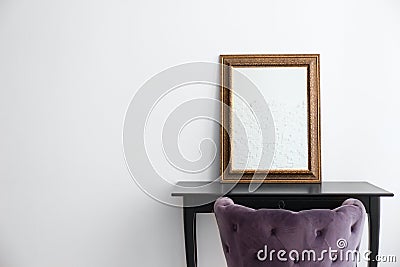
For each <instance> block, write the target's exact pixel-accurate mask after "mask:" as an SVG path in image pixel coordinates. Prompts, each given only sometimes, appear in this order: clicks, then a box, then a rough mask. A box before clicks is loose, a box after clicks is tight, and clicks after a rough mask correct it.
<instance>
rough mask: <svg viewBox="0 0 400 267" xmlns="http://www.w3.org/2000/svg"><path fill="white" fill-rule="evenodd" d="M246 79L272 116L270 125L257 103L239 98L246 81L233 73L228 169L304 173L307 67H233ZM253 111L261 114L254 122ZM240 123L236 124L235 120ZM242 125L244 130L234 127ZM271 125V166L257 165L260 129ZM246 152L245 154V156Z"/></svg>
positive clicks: (259, 150)
mask: <svg viewBox="0 0 400 267" xmlns="http://www.w3.org/2000/svg"><path fill="white" fill-rule="evenodd" d="M235 70H237V71H239V72H240V73H241V74H244V75H245V76H247V78H249V79H250V80H251V81H252V82H253V83H254V84H255V85H256V86H257V88H258V90H259V91H260V92H261V94H262V95H263V97H264V99H265V100H266V102H267V104H268V106H269V108H270V110H271V112H272V116H273V120H274V122H273V123H268V122H266V121H265V120H266V119H267V117H263V116H262V114H263V113H265V111H264V112H263V111H262V110H257V107H258V105H257V103H247V102H246V100H244V99H242V98H240V97H239V96H241V95H245V94H244V91H243V90H246V84H247V81H244V79H242V78H241V77H242V76H241V75H235V74H234V73H235V72H233V75H232V83H233V85H234V90H235V93H236V94H233V95H232V103H233V104H232V106H233V112H234V113H235V116H233V122H232V125H233V133H232V138H233V140H232V141H233V142H232V151H234V153H233V154H232V156H233V158H232V169H234V170H244V169H251V170H267V169H269V168H271V169H278V170H279V169H283V170H290V169H292V170H307V169H308V146H307V145H308V137H307V68H306V67H272V68H271V67H235ZM253 112H256V113H257V114H261V116H260V119H261V120H262V121H261V122H257V120H256V119H255V116H253V115H252V113H253ZM239 120H240V121H239ZM240 122H241V123H243V126H244V129H243V128H241V127H235V124H236V125H238V124H239V123H240ZM271 125H275V144H274V146H275V155H274V159H273V161H272V165H271V166H269V164H268V165H267V163H266V162H262V161H261V162H260V157H261V152H262V147H264V148H265V147H266V148H267V149H269V147H271V148H273V144H271V143H265V144H263V143H262V136H261V132H262V129H260V128H261V127H269V126H271ZM247 149H248V154H247V153H245V151H247Z"/></svg>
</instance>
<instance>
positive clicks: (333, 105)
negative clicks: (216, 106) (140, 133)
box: [0, 0, 400, 267]
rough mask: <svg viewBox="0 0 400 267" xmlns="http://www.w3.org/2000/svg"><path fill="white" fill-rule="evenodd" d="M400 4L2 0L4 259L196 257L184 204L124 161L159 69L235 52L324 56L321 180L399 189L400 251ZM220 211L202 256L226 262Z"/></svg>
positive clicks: (0, 246) (203, 228) (166, 261)
mask: <svg viewBox="0 0 400 267" xmlns="http://www.w3.org/2000/svg"><path fill="white" fill-rule="evenodd" d="M399 14H400V2H399V1H397V0H384V1H382V0H379V1H378V0H376V1H369V0H364V1H344V0H341V1H334V2H327V1H317V0H313V1H296V0H292V1H254V2H251V3H250V2H249V1H231V0H230V1H228V0H226V1H225V0H224V1H207V0H206V1H183V0H182V1H178V0H172V1H154V0H152V1H142V2H138V1H137V2H134V1H123V0H113V1H90V0H79V1H77V0H71V1H53V0H38V1H26V0H25V1H22V0H21V1H17V0H14V1H12V0H1V1H0V265H1V266H7V267H20V266H23V267H26V266H29V267H36V266H37V267H39V266H40V267H46V266H48V267H50V266H59V267H64V266H82V267H83V266H85V267H87V266H96V267H106V266H107V267H109V266H118V267H127V266H143V267H144V266H185V265H184V249H183V236H182V218H181V211H180V210H179V209H175V208H170V207H166V206H164V205H161V204H159V203H158V202H156V201H154V200H152V199H150V198H149V197H147V196H146V195H145V194H144V193H142V192H141V191H140V190H139V188H138V187H137V186H136V185H135V183H134V182H133V181H132V179H131V177H130V175H129V173H128V171H127V168H126V166H125V163H124V157H123V153H122V137H121V135H122V123H123V118H124V113H125V110H126V108H127V106H128V104H129V102H130V99H131V97H132V96H133V94H134V93H135V91H136V90H137V89H138V88H139V87H140V86H141V85H142V84H143V82H144V81H145V80H146V79H148V78H150V77H151V76H152V75H154V74H156V73H157V72H159V71H161V70H163V69H165V68H167V67H169V66H173V65H176V64H180V63H183V62H191V61H211V62H217V60H218V56H219V54H229V53H320V54H321V97H322V99H321V102H322V103H321V106H322V140H323V142H322V145H323V147H322V149H323V154H322V158H323V162H322V163H323V165H322V166H323V179H324V180H326V181H331V180H366V181H370V182H372V183H375V184H377V185H379V186H382V187H384V188H387V189H389V190H391V191H392V192H394V193H395V194H396V195H397V196H396V197H395V198H391V199H384V200H383V201H382V225H381V226H382V232H381V241H382V246H381V253H384V254H396V253H397V257H398V258H400V254H399V246H400V245H399V242H398V237H399V236H400V228H399V227H398V221H399V220H400V215H399V212H398V210H399V197H398V195H399V194H400V182H399V179H400V177H399V175H398V168H399V163H398V159H399V156H398V155H399V154H398V153H399V152H398V151H400V142H399V140H398V137H399V136H400V126H399V124H398V123H399V117H398V116H399V115H400V107H399V105H398V99H399V97H400V93H399V84H400V75H399V71H398V70H399V67H398V62H400V52H399V47H400V35H399V29H400V16H399ZM188 145H189V144H188ZM204 179H207V177H204ZM214 223H215V222H214V221H213V218H212V217H210V216H205V217H204V216H201V218H200V223H199V227H200V230H199V232H200V235H201V237H200V240H199V243H200V250H201V251H200V263H201V265H200V266H221V263H223V258H222V255H221V250H220V248H219V244H218V238H217V232H216V228H215V224H214ZM381 266H396V265H395V264H386V265H385V264H382V265H381Z"/></svg>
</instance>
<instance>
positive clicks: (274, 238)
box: [214, 197, 366, 267]
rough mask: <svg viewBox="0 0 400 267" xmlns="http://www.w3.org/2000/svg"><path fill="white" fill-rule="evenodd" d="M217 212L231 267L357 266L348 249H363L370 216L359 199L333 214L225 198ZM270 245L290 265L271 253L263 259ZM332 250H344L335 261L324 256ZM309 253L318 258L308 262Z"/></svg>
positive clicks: (225, 252)
mask: <svg viewBox="0 0 400 267" xmlns="http://www.w3.org/2000/svg"><path fill="white" fill-rule="evenodd" d="M214 212H215V216H216V219H217V223H218V228H219V232H220V236H221V241H222V247H223V251H224V254H225V258H226V261H227V265H228V267H253V266H254V267H258V266H266V267H269V266H270V267H280V266H288V267H289V266H290V267H292V266H293V267H317V266H318V267H328V266H329V267H330V266H332V267H348V266H355V265H356V262H355V261H354V260H353V259H352V257H351V256H347V257H346V251H348V250H353V251H357V250H358V249H359V245H360V241H361V236H362V231H363V225H364V221H365V217H366V215H365V214H366V213H365V208H364V206H363V204H362V203H361V202H360V201H359V200H357V199H347V200H346V201H344V203H343V204H342V206H340V207H338V208H336V209H333V210H329V209H314V210H303V211H300V212H292V211H289V210H284V209H259V210H254V209H251V208H248V207H244V206H241V205H237V204H234V202H233V201H232V200H231V199H230V198H227V197H223V198H219V199H217V201H216V202H215V205H214ZM340 239H344V240H345V242H347V245H343V242H342V243H341V244H339V247H338V240H340ZM265 246H267V248H268V251H271V250H276V251H279V250H284V251H286V252H287V253H286V255H285V257H283V258H286V259H287V261H283V260H279V259H278V258H277V256H276V254H273V256H272V258H271V256H270V254H268V255H269V256H270V258H268V257H267V259H265V260H264V259H263V258H262V256H263V255H264V254H265V255H266V253H263V252H261V254H258V253H260V250H262V249H264V251H267V250H266V249H265ZM343 246H345V247H344V248H343ZM329 247H330V248H331V249H332V250H337V251H338V252H337V253H336V254H335V253H333V254H332V256H331V257H329V255H328V252H327V253H325V254H324V253H323V252H322V251H323V250H327V251H329ZM292 250H296V251H298V252H299V257H296V254H291V255H292V257H289V253H290V252H291V251H292ZM305 250H314V251H315V253H316V257H315V258H312V257H309V258H307V254H305V256H304V257H302V253H303V251H305ZM340 253H341V254H342V255H343V256H342V259H341V258H340ZM257 255H258V256H257ZM260 255H261V257H260ZM334 255H337V257H336V258H335V256H334ZM281 256H282V255H281ZM260 259H262V260H260ZM281 259H282V257H281Z"/></svg>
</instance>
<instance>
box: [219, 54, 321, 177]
mask: <svg viewBox="0 0 400 267" xmlns="http://www.w3.org/2000/svg"><path fill="white" fill-rule="evenodd" d="M220 63H221V87H220V97H221V122H222V124H221V131H220V141H221V169H220V171H221V181H222V182H234V183H237V182H240V183H250V182H251V181H256V182H263V183H320V182H321V137H320V60H319V55H318V54H285V55H283V54H281V55H279V54H276V55H264V54H260V55H221V56H220ZM234 67H306V68H307V129H308V169H307V170H305V169H299V170H296V169H290V170H285V169H276V170H274V169H271V170H248V169H246V170H239V171H238V170H232V166H231V163H230V159H231V153H232V147H231V145H230V140H229V133H230V132H231V131H232V121H231V119H232V114H231V112H230V111H229V110H230V109H228V108H227V107H232V91H234V88H233V84H232V72H233V70H232V68H234Z"/></svg>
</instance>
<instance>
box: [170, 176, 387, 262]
mask: <svg viewBox="0 0 400 267" xmlns="http://www.w3.org/2000/svg"><path fill="white" fill-rule="evenodd" d="M207 184H210V183H208V182H179V183H177V185H178V186H182V187H184V188H182V189H176V190H175V191H174V192H173V193H172V196H176V197H183V203H184V208H183V220H184V222H183V223H184V235H185V249H186V263H187V267H196V266H197V244H196V214H197V213H212V212H213V206H214V201H211V202H210V203H208V204H202V205H200V206H194V205H193V204H195V203H198V202H199V201H202V200H204V201H203V203H206V202H207V200H208V199H215V198H216V197H217V196H221V195H225V196H228V197H230V198H232V199H233V201H234V202H235V203H237V204H241V205H245V206H248V207H252V208H256V209H257V208H285V209H288V210H292V211H299V210H304V209H315V208H319V209H320V208H326V209H333V208H336V207H339V206H340V205H341V204H342V203H343V201H344V200H346V199H347V198H356V199H359V200H360V201H361V202H362V203H363V204H364V206H365V208H366V211H367V213H368V215H369V236H370V238H369V249H370V250H371V252H372V253H371V255H370V259H371V261H370V262H369V264H368V266H370V267H375V266H377V262H376V261H374V260H373V259H374V258H375V257H376V255H378V249H379V223H380V197H393V193H390V192H388V191H386V190H384V189H382V188H379V187H377V186H374V185H372V184H370V183H367V182H323V183H321V184H263V185H261V186H260V187H259V188H258V189H257V190H256V191H254V192H251V193H250V192H249V186H248V184H237V185H236V186H234V187H233V189H231V190H230V191H229V192H226V190H225V188H224V187H227V186H231V185H227V184H221V183H212V184H211V185H210V186H209V187H208V188H204V187H201V186H205V185H207ZM224 192H225V193H224Z"/></svg>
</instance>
